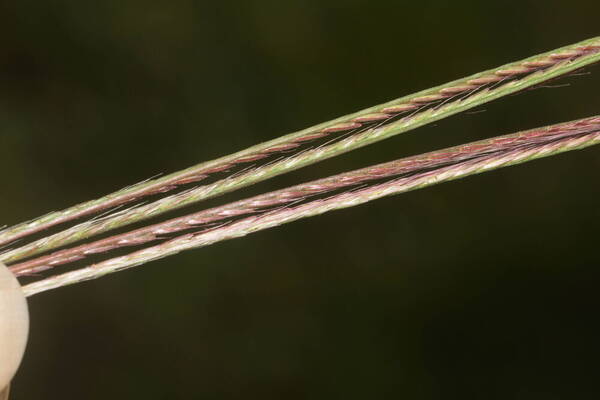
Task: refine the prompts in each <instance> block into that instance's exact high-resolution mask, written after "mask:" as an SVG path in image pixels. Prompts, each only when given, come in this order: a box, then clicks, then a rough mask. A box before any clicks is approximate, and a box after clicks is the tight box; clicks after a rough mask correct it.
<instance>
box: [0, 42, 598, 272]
mask: <svg viewBox="0 0 600 400" xmlns="http://www.w3.org/2000/svg"><path fill="white" fill-rule="evenodd" d="M598 61H600V38H593V39H588V40H585V41H583V42H579V43H576V44H574V45H570V46H565V47H562V48H560V49H556V50H553V51H550V52H546V53H543V54H540V55H537V56H534V57H530V58H527V59H525V60H521V61H518V62H515V63H510V64H506V65H503V66H501V67H498V68H494V69H491V70H488V71H484V72H481V73H478V74H475V75H472V76H469V77H467V78H463V79H459V80H455V81H452V82H450V83H447V84H444V85H441V86H437V87H434V88H431V89H428V90H424V91H421V92H418V93H415V94H413V95H410V96H405V97H402V98H400V99H397V100H393V101H390V102H387V103H384V104H381V105H378V106H374V107H371V108H368V109H365V110H362V111H359V112H356V113H353V114H349V115H346V116H343V117H340V118H337V119H334V120H332V121H329V122H326V123H323V124H319V125H316V126H313V127H311V128H307V129H304V130H302V131H299V132H295V133H292V134H289V135H286V136H283V137H280V138H278V139H274V140H271V141H268V142H265V143H262V144H259V145H257V146H253V147H251V148H248V149H246V150H243V151H240V152H237V153H234V154H231V155H228V156H225V157H221V158H219V159H216V160H213V161H209V162H205V163H202V164H198V165H196V166H194V167H191V168H188V169H185V170H183V171H180V172H176V173H173V174H170V175H167V176H164V177H162V178H158V179H153V180H149V181H146V182H143V183H140V184H137V185H134V186H131V187H128V188H125V189H122V190H120V191H118V192H115V193H113V194H110V195H107V196H104V197H102V198H99V199H96V200H92V201H89V202H86V203H82V204H79V205H77V206H74V207H71V208H69V209H66V210H64V211H59V212H52V213H49V214H47V215H45V216H43V217H41V218H38V219H35V220H32V221H29V222H27V223H23V224H19V225H16V226H14V227H12V228H8V229H6V230H4V231H1V232H0V246H2V245H6V244H9V243H12V242H14V241H15V240H17V239H20V238H23V237H26V236H28V235H30V234H33V233H36V232H40V231H43V230H45V229H48V228H50V227H53V226H56V225H59V224H61V223H64V222H68V221H72V220H74V219H77V218H80V217H83V216H87V215H93V214H96V213H99V212H101V211H105V210H109V209H112V208H113V207H116V206H120V205H123V204H127V203H131V202H133V201H137V200H139V199H141V198H143V197H146V196H149V195H152V194H156V193H163V192H168V191H171V190H174V189H176V188H179V187H181V185H184V184H188V183H191V182H200V181H202V180H204V179H206V178H207V177H208V176H210V175H212V174H215V173H218V172H221V171H223V170H228V169H230V168H233V167H234V166H240V165H242V166H243V165H245V164H247V165H252V163H254V162H256V161H258V160H263V161H264V160H266V159H269V158H270V157H276V156H278V155H281V154H282V152H283V151H289V150H291V149H301V147H302V146H303V145H305V144H306V143H308V144H309V145H310V143H312V142H313V141H315V140H318V139H320V138H328V139H329V138H331V139H332V140H333V143H329V144H327V145H323V146H319V147H315V148H310V149H308V150H304V151H300V152H299V153H298V154H296V155H294V156H292V157H288V158H285V159H284V160H280V161H275V162H270V163H267V164H266V165H263V166H259V167H255V168H252V169H250V170H249V171H246V172H244V173H240V174H237V175H234V176H231V177H229V178H227V179H223V180H220V181H217V182H216V183H213V184H209V185H203V186H199V187H197V188H195V189H193V190H190V191H186V192H182V193H178V194H175V195H171V196H167V197H166V198H164V199H161V200H160V202H155V203H152V204H149V205H145V206H141V207H135V208H133V209H131V210H128V211H126V212H121V213H116V214H114V215H112V216H111V217H110V218H105V219H100V220H96V221H91V222H86V223H83V224H80V225H77V226H76V227H74V228H73V229H70V230H66V231H63V232H60V233H59V234H57V235H55V236H53V237H51V238H44V239H41V240H39V241H37V242H34V243H33V244H31V245H28V246H24V247H21V248H18V249H15V250H12V251H9V252H7V253H3V254H0V260H2V261H5V262H14V261H17V260H20V259H22V258H25V257H29V256H32V255H35V254H38V253H40V252H43V251H48V250H51V249H53V248H56V247H57V246H64V245H67V244H70V243H73V242H76V241H78V240H82V239H86V238H88V237H90V236H91V235H94V234H98V233H101V232H105V231H107V230H110V229H114V228H117V227H121V226H124V225H127V224H130V223H133V222H138V221H141V220H143V219H146V218H150V217H152V216H156V215H159V214H161V213H163V212H165V211H169V210H173V209H176V208H180V207H183V206H185V205H189V204H191V203H194V202H198V201H201V200H204V199H208V198H212V197H215V196H218V195H221V194H224V193H227V192H231V191H233V190H236V189H239V188H242V187H245V186H248V185H252V184H254V183H257V182H260V181H263V180H265V179H268V178H270V177H273V176H277V175H280V174H283V173H285V172H289V171H292V170H295V169H298V168H301V167H304V166H307V165H310V164H313V163H315V162H318V161H321V160H325V159H327V158H331V157H334V156H337V155H339V154H342V153H345V152H348V151H351V150H354V149H357V148H360V147H362V146H366V145H368V144H371V143H375V142H377V141H380V140H383V139H386V138H389V137H391V136H394V135H397V134H400V133H404V132H407V131H409V130H412V129H415V128H418V127H420V126H423V125H426V124H429V123H432V122H435V121H438V120H440V119H442V118H446V117H449V116H451V115H454V114H456V113H459V112H462V111H465V110H468V109H471V108H473V107H477V106H479V105H482V104H484V103H487V102H489V101H492V100H494V99H497V98H500V97H503V96H506V95H509V94H512V93H515V92H517V91H520V90H523V89H526V88H529V87H532V86H534V85H538V84H540V83H543V82H545V81H547V80H550V79H554V78H556V77H559V76H561V75H564V74H567V73H569V72H572V71H574V70H577V69H579V68H582V67H585V66H587V65H590V64H592V63H595V62H598ZM348 133H351V135H350V136H349V137H346V138H340V135H342V137H343V136H344V135H346V134H348Z"/></svg>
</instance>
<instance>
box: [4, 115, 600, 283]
mask: <svg viewBox="0 0 600 400" xmlns="http://www.w3.org/2000/svg"><path fill="white" fill-rule="evenodd" d="M595 131H600V116H596V117H591V118H585V119H582V120H578V121H571V122H566V123H563V124H557V125H552V126H548V127H544V128H539V129H532V130H528V131H523V132H518V133H515V134H511V135H505V136H499V137H495V138H491V139H486V140H481V141H478V142H473V143H469V144H465V145H461V146H456V147H451V148H448V149H444V150H440V151H436V152H431V153H427V154H423V155H418V156H414V157H408V158H404V159H400V160H396V161H392V162H388V163H384V164H379V165H375V166H371V167H367V168H363V169H359V170H355V171H351V172H347V173H343V174H339V175H335V176H331V177H328V178H324V179H319V180H316V181H312V182H308V183H304V184H300V185H296V186H292V187H290V188H287V189H282V190H277V191H274V192H270V193H266V194H263V195H259V196H255V197H252V198H249V199H245V200H240V201H236V202H233V203H230V204H227V205H224V206H221V207H215V208H212V209H208V210H204V211H200V212H197V213H193V214H190V215H186V216H183V217H179V218H174V219H171V220H168V221H165V222H162V223H158V224H155V225H151V226H147V227H144V228H140V229H137V230H134V231H131V232H128V233H124V234H120V235H116V236H111V237H109V238H106V239H102V240H98V241H95V242H91V243H86V244H83V245H80V246H76V247H73V248H69V249H65V250H61V251H57V252H54V253H52V254H49V255H46V256H42V257H38V258H35V259H32V260H29V261H25V262H22V263H20V264H16V265H14V266H12V267H11V270H12V271H13V272H14V273H15V274H16V275H25V274H33V273H38V272H41V271H43V270H45V269H48V268H51V267H55V266H57V265H61V264H66V263H69V262H74V261H77V260H80V259H83V258H85V257H86V256H88V255H91V254H97V253H104V252H107V251H110V250H113V249H116V248H119V247H124V246H132V245H141V244H145V243H148V242H151V241H155V240H158V239H160V238H161V237H162V236H164V235H167V234H173V233H176V232H180V231H184V230H189V229H192V228H197V227H198V226H201V225H206V224H209V223H215V222H221V221H223V220H226V219H229V218H231V217H239V216H244V215H249V214H254V213H262V212H268V210H269V208H273V207H289V205H290V204H293V203H296V202H299V201H305V200H306V199H309V198H310V197H314V196H323V195H326V194H328V193H331V192H334V191H338V190H341V189H347V188H350V187H353V186H356V185H359V184H371V185H372V184H373V182H374V181H378V180H382V179H389V178H393V177H397V176H401V175H409V174H414V175H418V174H422V173H424V171H427V170H434V169H436V168H440V167H442V166H445V165H452V164H456V163H460V162H463V161H465V160H472V159H477V158H481V157H489V156H491V155H499V154H504V153H507V152H510V151H513V150H515V149H518V148H524V147H527V146H533V145H538V144H541V143H549V142H551V141H555V140H558V139H562V138H566V137H574V136H577V135H582V134H589V133H590V132H595Z"/></svg>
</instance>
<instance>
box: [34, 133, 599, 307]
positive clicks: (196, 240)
mask: <svg viewBox="0 0 600 400" xmlns="http://www.w3.org/2000/svg"><path fill="white" fill-rule="evenodd" d="M594 144H600V132H598V131H594V132H592V133H588V134H582V135H579V136H566V137H562V138H560V139H557V140H555V141H551V142H549V143H544V142H541V143H536V144H532V145H530V146H524V147H523V146H521V147H519V146H517V147H516V148H515V149H513V150H510V151H507V152H501V153H494V154H488V155H486V156H483V157H481V158H476V159H469V160H465V161H462V162H459V163H456V164H453V165H449V166H444V167H440V168H438V169H436V170H428V171H425V172H422V173H419V174H417V175H413V176H409V177H402V178H398V179H394V180H391V181H388V182H385V183H381V184H377V185H372V186H369V187H366V188H362V189H359V190H354V191H349V192H345V193H341V194H338V195H335V196H332V197H330V198H327V199H319V200H313V201H311V202H309V203H305V204H301V205H297V206H292V207H284V208H280V209H277V210H274V211H271V212H265V213H262V214H259V215H255V216H250V217H247V218H244V219H242V220H240V221H237V222H234V223H232V224H228V225H224V226H221V227H218V228H215V229H209V230H205V231H202V232H198V233H188V234H184V235H181V236H178V237H176V238H174V239H171V240H169V241H167V242H164V243H161V244H158V245H155V246H151V247H148V248H145V249H143V250H139V251H136V252H133V253H130V254H127V255H124V256H120V257H115V258H111V259H109V260H106V261H102V262H100V263H97V264H94V265H90V266H88V267H84V268H81V269H78V270H75V271H72V272H67V273H64V274H61V275H56V276H50V277H48V278H45V279H42V280H40V281H37V282H33V283H31V284H28V285H26V286H25V287H24V288H23V290H24V293H25V294H26V295H27V296H32V295H34V294H36V293H41V292H44V291H47V290H51V289H54V288H58V287H62V286H66V285H70V284H74V283H78V282H83V281H87V280H91V279H96V278H99V277H101V276H104V275H106V274H109V273H113V272H118V271H121V270H124V269H127V268H131V267H134V266H137V265H141V264H144V263H147V262H149V261H153V260H157V259H160V258H164V257H167V256H169V255H173V254H176V253H179V252H181V251H184V250H189V249H193V248H199V247H204V246H207V245H210V244H213V243H216V242H220V241H223V240H228V239H233V238H239V237H243V236H245V235H248V234H250V233H254V232H258V231H261V230H264V229H269V228H272V227H276V226H279V225H282V224H285V223H289V222H293V221H296V220H298V219H301V218H307V217H311V216H315V215H319V214H323V213H326V212H329V211H332V210H337V209H341V208H347V207H352V206H356V205H359V204H363V203H366V202H368V201H372V200H375V199H378V198H381V197H384V196H389V195H394V194H398V193H403V192H407V191H410V190H415V189H419V188H423V187H427V186H431V185H434V184H438V183H441V182H446V181H450V180H454V179H460V178H463V177H466V176H469V175H473V174H478V173H482V172H485V171H489V170H493V169H496V168H500V167H505V166H509V165H515V164H519V163H522V162H526V161H529V160H533V159H537V158H541V157H546V156H549V155H553V154H557V153H560V152H564V151H569V150H576V149H581V148H584V147H588V146H591V145H594Z"/></svg>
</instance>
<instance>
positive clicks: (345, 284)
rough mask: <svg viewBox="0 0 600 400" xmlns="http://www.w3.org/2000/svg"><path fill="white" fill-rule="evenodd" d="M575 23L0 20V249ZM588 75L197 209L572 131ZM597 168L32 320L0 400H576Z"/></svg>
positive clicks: (519, 19) (90, 295) (119, 280)
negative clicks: (548, 131)
mask: <svg viewBox="0 0 600 400" xmlns="http://www.w3.org/2000/svg"><path fill="white" fill-rule="evenodd" d="M599 11H600V5H599V4H598V2H591V1H578V0H574V1H569V2H564V1H543V2H542V1H533V0H531V1H519V2H483V1H454V2H449V1H426V0H425V1H418V2H402V1H373V0H371V1H366V0H346V1H324V0H321V1H317V0H305V1H299V0H298V1H296V0H287V1H252V0H250V1H231V2H229V1H223V2H203V1H196V2H194V1H184V0H177V1H173V0H171V1H152V2H148V1H138V0H106V1H82V0H71V1H67V0H56V1H33V0H19V1H14V2H2V3H0V51H1V54H0V86H1V88H2V89H1V90H0V155H1V157H0V169H1V170H2V171H3V174H2V188H1V194H0V210H1V211H0V225H2V224H8V225H10V224H14V223H18V222H21V221H24V220H27V219H30V218H32V217H35V216H39V215H41V214H43V213H46V212H48V211H50V210H57V209H62V208H65V207H67V206H70V205H73V204H75V203H78V202H81V201H84V200H88V199H91V198H95V197H98V196H100V195H103V194H106V193H109V192H112V191H114V190H116V189H119V188H121V187H123V186H126V185H129V184H132V183H135V182H138V181H141V180H143V179H145V178H148V177H150V176H153V175H155V174H157V173H161V172H172V171H175V170H178V169H181V168H184V167H188V166H190V165H193V164H195V163H197V162H200V161H204V160H208V159H212V158H215V157H217V156H221V155H224V154H228V153H230V152H232V151H235V150H239V149H242V148H245V147H246V146H249V145H252V144H255V143H258V142H261V141H264V140H268V139H271V138H274V137H277V136H279V135H282V134H284V133H288V132H290V131H293V130H296V129H300V128H304V127H307V126H310V125H312V124H316V123H319V122H322V121H325V120H328V119H331V118H333V117H337V116H339V115H341V114H345V113H348V112H352V111H355V110H358V109H361V108H363V107H366V106H371V105H374V104H377V103H381V102H384V101H387V100H390V99H392V98H395V97H400V96H401V95H405V94H408V93H411V92H413V91H416V90H421V89H425V88H428V87H431V86H434V85H437V84H440V83H443V82H446V81H448V80H452V79H455V78H459V77H462V76H466V75H468V74H471V73H474V72H478V71H480V70H483V69H486V68H491V67H495V66H497V65H501V64H503V63H506V62H510V61H515V60H518V59H520V58H524V57H527V56H530V55H533V54H536V53H539V52H543V51H547V50H550V49H553V48H556V47H559V46H563V45H567V44H570V43H573V42H577V41H580V40H583V39H586V38H588V37H592V36H595V35H598V34H599V32H600V31H599V30H598V26H599V24H598V15H599ZM589 71H590V72H592V74H591V75H587V76H574V77H568V78H565V79H562V80H560V81H559V82H557V83H559V84H563V83H568V84H569V86H568V87H560V88H547V89H538V90H531V91H527V92H525V93H521V94H519V95H516V96H512V97H510V98H507V99H503V100H500V101H498V102H494V103H491V104H488V105H486V106H485V107H483V108H482V109H480V110H485V112H480V113H472V114H463V115H459V116H455V117H453V118H450V119H448V120H445V121H442V122H439V123H437V124H436V125H435V126H430V127H425V128H422V129H419V130H418V131H415V132H412V133H410V134H407V135H403V136H400V137H396V138H393V139H391V140H388V141H386V142H385V143H380V144H376V145H373V146H370V147H369V148H365V149H362V150H359V151H356V152H353V153H352V154H347V155H345V156H342V157H339V158H337V159H334V160H330V161H327V162H323V163H321V164H319V165H316V166H313V167H311V168H306V169H304V170H301V171H297V172H294V173H292V174H289V175H287V176H285V177H280V178H278V179H274V180H272V181H269V182H265V183H263V184H260V185H257V186H256V187H254V188H251V189H246V190H243V191H240V192H238V193H235V194H234V195H230V196H226V198H223V199H221V201H224V200H231V199H237V198H240V197H243V196H247V195H249V194H253V193H258V192H263V191H266V190H272V189H275V188H281V187H284V186H285V185H288V184H292V183H298V182H301V181H306V180H309V179H314V178H317V177H322V176H325V175H328V174H332V173H336V172H341V171H345V170H349V169H354V168H359V167H363V166H367V165H370V164H372V163H374V162H382V161H387V160H392V159H395V158H399V157H401V156H406V155H412V154H417V153H419V152H423V151H428V150H434V149H438V148H442V147H445V146H450V145H456V144H460V143H463V142H465V141H471V140H476V139H481V138H485V137H491V136H495V135H499V134H504V133H509V132H512V131H515V130H518V129H525V128H531V127H535V126H540V125H545V124H549V123H555V122H560V121H566V120H571V119H576V118H582V117H585V116H589V115H593V114H598V113H599V111H600V108H599V105H600V102H599V101H598V92H599V89H600V69H599V68H598V67H595V68H590V69H589ZM599 155H600V149H599V148H590V149H588V150H585V151H580V152H573V153H569V154H564V155H560V156H557V157H553V158H551V159H545V160H542V161H537V162H533V163H530V164H526V165H522V166H518V167H513V168H509V169H503V170H501V171H495V172H492V173H488V174H484V175H480V176H476V177H472V178H468V179H465V180H462V181H457V182H452V183H449V184H444V185H439V186H436V187H433V188H429V189H426V190H421V191H417V192H412V193H408V194H404V195H401V196H397V197H392V198H387V199H383V200H379V201H376V202H373V203H370V204H368V205H364V206H360V207H356V208H353V209H347V210H343V211H338V212H334V213H330V214H328V215H325V216H321V217H317V218H312V219H309V220H303V221H300V222H296V223H293V224H290V225H287V226H284V227H280V228H277V229H272V230H269V231H265V232H261V233H258V234H255V235H252V236H249V237H246V238H243V239H239V240H233V241H229V242H224V243H221V244H218V245H215V246H211V247H208V248H205V249H200V250H196V251H190V252H187V253H184V254H181V255H178V256H174V257H170V258H167V259H164V260H162V261H158V262H153V263H150V264H147V265H145V266H143V267H140V268H137V269H134V270H130V271H128V272H122V273H119V274H114V275H111V276H108V277H105V278H103V279H100V280H96V281H92V282H88V283H84V284H80V285H76V286H72V287H68V288H63V289H60V290H56V291H52V292H49V293H46V294H41V295H39V296H35V297H34V298H32V299H31V302H30V307H31V313H32V332H31V341H30V346H29V348H28V352H27V354H26V357H25V360H24V364H23V366H22V369H21V371H20V373H19V375H18V377H17V378H16V380H15V385H14V394H13V396H14V399H18V400H21V399H59V398H60V399H138V398H139V399H190V398H194V399H196V398H197V399H241V398H244V399H255V398H256V399H282V398H285V399H332V398H344V399H365V398H407V399H408V398H410V399H482V398H485V399H544V400H549V399H565V398H574V399H596V398H599V396H600V389H599V387H598V383H597V377H598V357H599V356H600V350H599V347H598V344H597V342H598V337H599V335H600V330H599V329H598V327H597V324H596V323H595V322H594V320H596V319H597V310H598V306H599V305H600V300H599V297H598V290H597V287H598V282H599V279H600V272H599V269H598V266H599V265H598V251H597V249H598V247H597V246H598V235H597V231H598V224H599V222H600V212H599V211H598V207H597V199H598V196H599V194H600V186H599V185H598V177H599V175H598V171H599V167H600V157H599ZM210 204H213V203H210ZM197 209H200V207H199V206H197V207H192V208H190V209H188V211H191V210H197Z"/></svg>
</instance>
